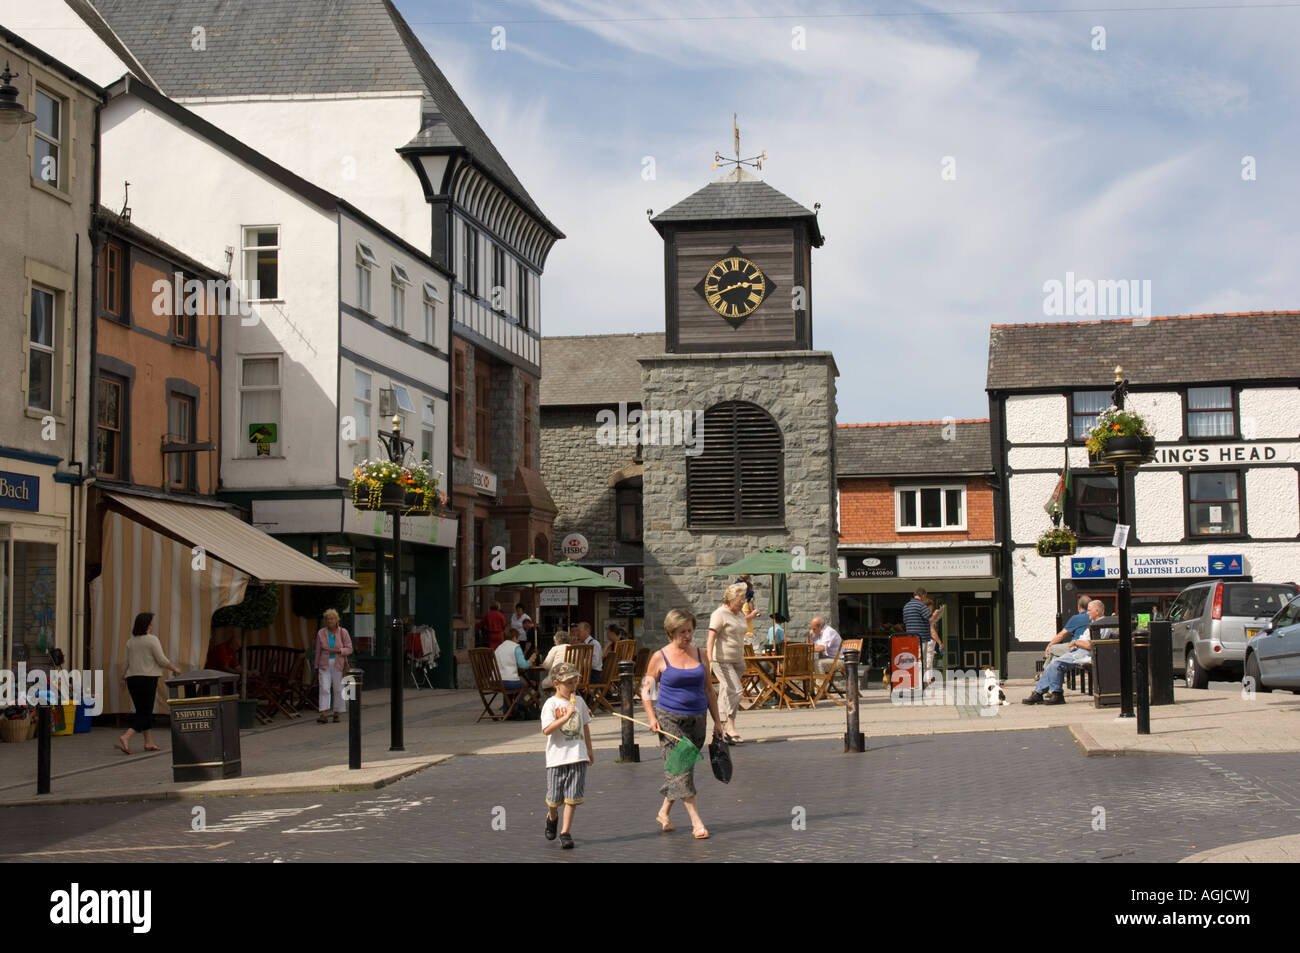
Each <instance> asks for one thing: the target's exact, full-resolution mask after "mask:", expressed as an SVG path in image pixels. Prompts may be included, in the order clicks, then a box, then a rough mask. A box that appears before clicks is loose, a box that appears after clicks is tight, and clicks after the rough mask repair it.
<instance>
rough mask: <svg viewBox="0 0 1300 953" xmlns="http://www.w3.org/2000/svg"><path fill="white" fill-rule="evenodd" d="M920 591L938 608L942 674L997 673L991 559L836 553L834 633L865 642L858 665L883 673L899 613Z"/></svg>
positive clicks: (959, 554) (999, 651)
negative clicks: (836, 625)
mask: <svg viewBox="0 0 1300 953" xmlns="http://www.w3.org/2000/svg"><path fill="white" fill-rule="evenodd" d="M918 588H922V589H925V590H926V592H927V593H928V594H929V597H930V598H931V599H933V600H934V604H935V606H936V607H939V606H942V607H943V615H942V616H941V617H940V619H941V621H940V623H939V627H938V631H939V638H940V640H941V641H942V642H943V644H944V647H945V649H946V654H945V655H944V657H943V659H942V660H940V662H939V663H938V665H939V666H940V667H942V668H943V669H945V670H948V669H963V670H971V669H975V668H989V667H991V668H994V669H997V670H999V671H1001V670H1002V667H1003V656H1004V650H1003V647H1002V646H1001V645H999V643H998V639H997V636H996V633H997V631H998V629H997V625H998V614H999V613H1000V612H1001V601H1000V599H999V588H1000V586H999V580H998V577H997V566H996V553H995V551H994V550H992V549H981V550H961V551H952V550H949V551H947V552H925V551H913V550H908V551H900V550H886V549H877V550H872V551H865V550H860V549H859V550H845V549H841V550H840V585H839V617H840V634H841V635H842V636H843V637H844V638H846V639H849V638H860V639H862V640H863V645H862V650H863V654H864V661H865V662H866V664H868V665H869V667H870V668H872V669H876V670H883V668H884V667H885V666H886V665H887V664H888V659H889V639H890V638H891V637H893V636H894V635H896V634H899V633H901V632H902V631H903V606H904V605H906V604H907V602H908V601H909V600H910V599H911V598H912V594H913V593H914V592H915V591H916V590H917V589H918Z"/></svg>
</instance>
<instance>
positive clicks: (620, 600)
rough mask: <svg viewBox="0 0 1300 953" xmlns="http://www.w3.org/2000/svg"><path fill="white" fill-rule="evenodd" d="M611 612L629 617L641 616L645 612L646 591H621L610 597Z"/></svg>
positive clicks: (611, 613)
mask: <svg viewBox="0 0 1300 953" xmlns="http://www.w3.org/2000/svg"><path fill="white" fill-rule="evenodd" d="M609 614H610V615H616V616H623V617H625V618H629V619H636V618H640V617H641V616H643V615H644V614H645V593H642V592H620V593H618V594H616V595H611V596H610V597H609Z"/></svg>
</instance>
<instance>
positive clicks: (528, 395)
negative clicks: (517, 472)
mask: <svg viewBox="0 0 1300 953" xmlns="http://www.w3.org/2000/svg"><path fill="white" fill-rule="evenodd" d="M532 406H533V382H532V381H524V402H523V408H522V409H523V417H522V420H521V421H520V425H521V429H522V431H523V433H522V434H521V436H522V437H523V440H522V441H521V442H522V443H523V446H524V459H523V462H522V466H525V467H527V468H528V469H530V470H531V469H532V468H533V415H532Z"/></svg>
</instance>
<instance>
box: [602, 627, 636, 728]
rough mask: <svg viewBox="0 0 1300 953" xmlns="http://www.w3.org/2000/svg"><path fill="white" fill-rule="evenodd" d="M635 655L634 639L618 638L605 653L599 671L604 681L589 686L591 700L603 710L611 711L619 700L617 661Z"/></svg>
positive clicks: (626, 660)
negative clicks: (601, 667) (603, 663)
mask: <svg viewBox="0 0 1300 953" xmlns="http://www.w3.org/2000/svg"><path fill="white" fill-rule="evenodd" d="M635 657H636V639H620V640H619V641H617V642H615V643H614V644H613V646H612V647H611V649H610V651H608V652H606V653H605V667H604V669H603V670H602V672H601V674H602V675H604V681H603V682H602V683H600V684H593V685H592V686H591V694H592V700H593V701H594V702H595V703H596V704H597V705H599V706H600V707H601V708H603V709H605V711H608V712H613V711H614V704H615V702H617V701H618V700H619V690H620V689H619V685H620V680H619V675H618V667H619V663H620V662H630V661H633V659H634V658H635ZM593 714H594V712H593Z"/></svg>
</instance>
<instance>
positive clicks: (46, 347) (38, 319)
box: [27, 287, 59, 412]
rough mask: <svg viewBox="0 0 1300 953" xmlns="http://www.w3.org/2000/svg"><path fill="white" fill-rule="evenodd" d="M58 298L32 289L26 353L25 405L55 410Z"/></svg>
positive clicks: (40, 290)
mask: <svg viewBox="0 0 1300 953" xmlns="http://www.w3.org/2000/svg"><path fill="white" fill-rule="evenodd" d="M58 301H59V296H58V294H56V293H55V292H53V291H47V290H45V289H44V288H37V287H33V288H32V323H31V336H30V338H29V341H28V345H29V346H28V354H27V406H28V407H30V408H31V409H32V410H44V411H48V412H53V410H54V370H55V364H54V343H55V324H56V321H57V315H58Z"/></svg>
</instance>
